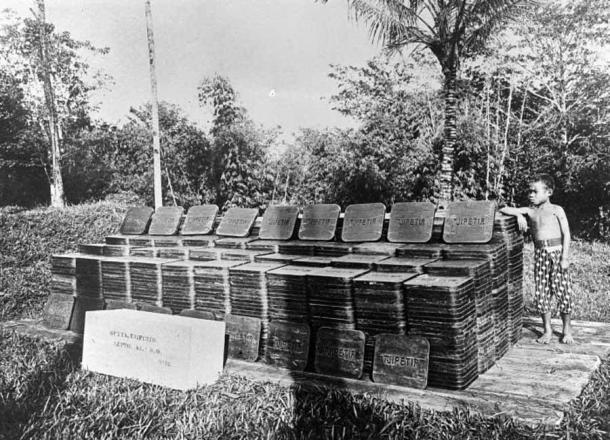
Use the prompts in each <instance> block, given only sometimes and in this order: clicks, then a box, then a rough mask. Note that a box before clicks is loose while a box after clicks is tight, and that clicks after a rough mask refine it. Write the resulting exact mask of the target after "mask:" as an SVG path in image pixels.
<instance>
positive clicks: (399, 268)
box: [375, 257, 437, 273]
mask: <svg viewBox="0 0 610 440" xmlns="http://www.w3.org/2000/svg"><path fill="white" fill-rule="evenodd" d="M435 261H437V259H436V258H410V257H392V258H388V259H386V260H382V261H379V262H378V263H376V264H375V270H377V271H379V272H415V273H424V267H425V266H426V265H427V264H430V263H433V262H435Z"/></svg>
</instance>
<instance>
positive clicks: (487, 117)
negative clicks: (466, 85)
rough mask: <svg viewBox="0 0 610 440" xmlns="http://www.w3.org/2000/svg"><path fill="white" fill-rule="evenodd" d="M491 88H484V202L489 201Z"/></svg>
mask: <svg viewBox="0 0 610 440" xmlns="http://www.w3.org/2000/svg"><path fill="white" fill-rule="evenodd" d="M490 88H491V85H489V87H488V86H487V85H486V86H485V120H486V121H487V124H486V130H485V139H486V142H485V143H486V144H487V164H486V166H485V200H489V186H490V182H489V168H490V166H491V151H490V145H491V119H490V118H491V116H490V105H489V90H490Z"/></svg>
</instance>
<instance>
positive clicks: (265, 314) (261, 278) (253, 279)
mask: <svg viewBox="0 0 610 440" xmlns="http://www.w3.org/2000/svg"><path fill="white" fill-rule="evenodd" d="M282 266H283V265H282V264H275V263H247V264H242V265H240V266H235V267H232V268H230V269H229V283H230V285H231V289H230V296H231V314H233V315H239V316H250V317H252V318H259V319H260V320H261V344H260V355H261V356H264V355H265V347H266V346H267V339H268V336H269V300H268V296H267V276H266V274H267V272H269V271H270V270H273V269H278V268H280V267H282Z"/></svg>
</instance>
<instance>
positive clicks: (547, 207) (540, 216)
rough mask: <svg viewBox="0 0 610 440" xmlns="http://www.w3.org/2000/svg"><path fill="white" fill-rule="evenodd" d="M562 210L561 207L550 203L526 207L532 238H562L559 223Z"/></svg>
mask: <svg viewBox="0 0 610 440" xmlns="http://www.w3.org/2000/svg"><path fill="white" fill-rule="evenodd" d="M562 211H563V210H562V209H561V207H559V206H557V205H553V204H552V203H545V204H543V205H541V206H535V207H529V208H528V212H527V216H528V223H529V227H530V232H531V234H532V237H533V238H534V240H550V239H552V238H562V236H563V234H562V232H561V226H560V224H559V217H560V216H561V215H562Z"/></svg>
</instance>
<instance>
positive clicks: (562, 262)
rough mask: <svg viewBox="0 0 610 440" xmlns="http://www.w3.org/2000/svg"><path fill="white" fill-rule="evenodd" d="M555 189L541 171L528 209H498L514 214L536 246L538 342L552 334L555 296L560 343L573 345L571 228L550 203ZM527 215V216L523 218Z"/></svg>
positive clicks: (556, 206) (547, 341) (548, 177)
mask: <svg viewBox="0 0 610 440" xmlns="http://www.w3.org/2000/svg"><path fill="white" fill-rule="evenodd" d="M554 189H555V183H554V181H553V178H552V177H551V176H549V175H548V174H540V175H538V176H536V177H535V178H534V179H533V180H531V181H530V186H529V200H530V203H531V205H530V206H529V207H527V208H509V207H506V208H503V209H501V210H500V211H501V212H502V213H504V214H507V215H514V216H516V217H517V222H518V224H519V229H520V230H522V231H525V230H527V229H528V226H529V229H530V230H531V234H532V237H533V239H534V246H535V256H534V258H535V262H534V284H535V289H536V290H535V293H534V301H535V303H536V309H537V310H538V312H539V313H540V314H541V315H542V321H543V323H544V334H543V335H542V336H540V338H538V340H537V342H539V343H541V344H548V343H549V342H550V341H551V338H552V337H553V329H552V328H551V300H552V298H553V296H556V297H557V303H558V308H559V312H560V313H561V319H562V321H563V336H562V337H561V342H563V343H564V344H573V343H574V338H573V337H572V326H571V325H570V313H571V312H572V283H571V279H570V275H569V273H568V266H569V260H568V253H569V251H570V227H569V225H568V219H567V218H566V215H565V213H564V212H563V209H562V208H561V206H558V205H553V204H552V203H551V202H550V197H551V195H552V194H553V190H554ZM524 216H527V219H526V218H525V217H524Z"/></svg>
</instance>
